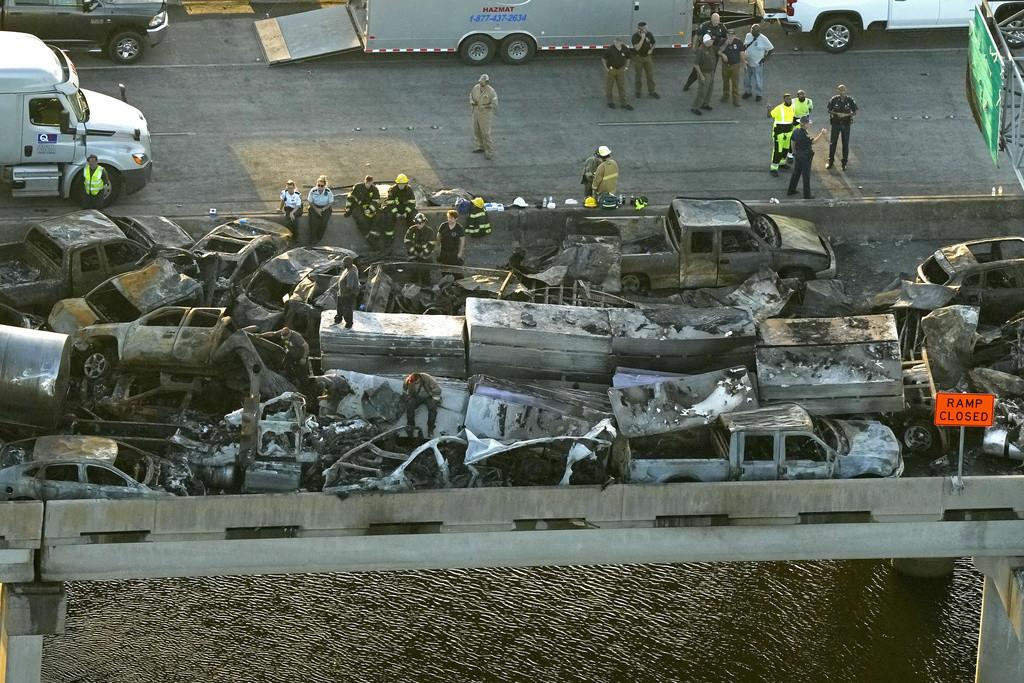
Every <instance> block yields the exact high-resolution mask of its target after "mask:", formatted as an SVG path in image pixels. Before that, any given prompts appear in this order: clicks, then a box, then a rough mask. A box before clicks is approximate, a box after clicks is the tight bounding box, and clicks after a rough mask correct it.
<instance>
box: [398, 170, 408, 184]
mask: <svg viewBox="0 0 1024 683" xmlns="http://www.w3.org/2000/svg"><path fill="white" fill-rule="evenodd" d="M395 182H396V183H398V184H400V185H401V184H403V183H407V182H409V176H407V175H405V174H404V173H399V174H398V177H397V178H395Z"/></svg>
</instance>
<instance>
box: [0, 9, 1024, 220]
mask: <svg viewBox="0 0 1024 683" xmlns="http://www.w3.org/2000/svg"><path fill="white" fill-rule="evenodd" d="M256 7H257V11H258V12H259V13H260V14H259V15H224V16H218V15H203V16H188V15H185V14H184V12H183V10H182V9H181V8H180V7H175V8H172V10H171V11H172V19H171V26H170V30H169V33H168V36H167V38H166V40H165V41H164V43H163V44H161V45H159V46H158V47H157V48H155V49H154V50H152V51H151V52H150V53H149V54H147V55H146V56H145V58H144V59H143V61H142V62H141V63H140V64H138V65H135V66H127V67H120V66H115V65H113V64H112V63H110V62H109V61H106V60H105V59H103V58H101V57H99V56H98V55H92V54H87V53H75V54H73V58H74V59H75V61H76V63H77V64H78V65H79V71H80V77H81V82H82V85H83V87H86V88H90V89H94V90H98V91H100V92H104V93H107V94H110V95H113V96H117V94H118V90H117V85H118V83H124V84H125V85H126V86H127V92H128V98H129V101H130V102H131V103H132V104H134V105H135V106H137V107H139V108H140V109H141V110H142V111H143V112H145V114H146V116H147V118H148V119H149V122H150V126H151V130H152V133H153V156H154V159H155V164H156V167H155V172H154V175H153V179H152V182H151V184H150V185H149V186H147V187H146V188H145V189H144V190H143V191H141V192H139V193H137V194H134V195H130V196H127V197H123V198H122V199H121V200H120V201H119V202H118V204H117V205H116V207H115V208H116V210H117V211H118V212H121V213H136V214H150V215H152V214H166V215H171V216H183V215H200V214H205V213H206V212H207V211H208V209H209V208H211V207H216V208H217V209H218V211H219V212H220V213H221V214H222V215H224V214H227V213H255V212H263V211H268V210H273V209H274V208H276V204H277V201H278V194H279V192H280V190H281V188H282V186H283V182H284V180H285V179H286V178H289V177H293V178H295V179H296V180H297V181H298V182H299V183H300V185H302V186H303V187H304V188H308V187H309V186H310V185H311V184H312V183H313V181H314V179H315V178H316V176H317V175H318V174H320V173H325V174H327V175H328V176H329V178H330V181H331V184H332V185H334V186H342V185H348V184H351V183H353V182H356V181H358V180H360V179H361V178H362V177H363V175H365V174H367V173H370V174H373V175H374V176H376V177H377V178H379V179H393V178H394V176H395V175H396V174H397V173H399V172H405V173H407V174H408V175H409V176H410V177H411V178H412V179H413V182H414V183H419V184H422V185H424V186H426V187H427V188H431V189H433V188H440V187H455V186H458V187H464V188H467V189H469V190H470V191H473V192H476V193H480V194H483V195H484V196H485V197H487V198H488V200H495V201H504V202H509V201H511V199H512V198H514V197H515V196H516V195H522V196H524V197H526V198H527V199H528V200H530V201H531V202H532V201H535V200H537V199H539V198H540V197H541V196H544V195H554V196H555V197H556V198H559V199H564V198H566V197H576V198H578V199H579V198H580V197H579V189H580V186H579V167H580V164H581V162H582V160H583V159H584V158H585V156H586V155H587V154H588V152H589V151H591V150H593V149H594V148H595V147H596V146H598V145H601V144H604V145H608V146H609V147H611V149H612V150H613V153H614V155H615V157H616V158H617V159H618V161H619V164H620V184H619V187H620V191H621V192H623V193H627V194H629V193H637V194H645V195H647V196H648V197H649V198H650V200H651V201H652V203H665V202H667V200H668V199H669V198H670V197H672V196H675V195H678V194H686V195H691V196H716V195H717V196H736V197H740V198H743V199H754V200H756V199H760V200H765V199H767V198H769V197H780V198H782V201H783V204H785V203H787V202H788V201H792V200H788V199H786V198H785V184H786V182H787V176H786V174H785V173H783V177H781V178H772V177H771V176H770V175H769V173H768V161H769V154H770V138H769V131H770V121H769V119H768V118H767V105H769V104H775V103H777V101H778V100H779V99H781V94H782V93H783V92H784V91H791V92H794V93H795V91H796V90H797V89H798V88H803V89H805V90H807V92H808V93H809V94H810V96H811V97H812V98H813V99H814V100H815V102H816V107H817V111H818V114H817V116H815V119H816V120H815V122H814V126H813V127H814V129H815V130H817V129H818V127H826V128H827V127H828V121H827V116H826V115H825V113H824V109H825V104H826V102H827V100H828V98H829V97H830V96H831V94H832V92H833V87H834V86H835V84H836V83H839V82H843V83H846V84H847V86H848V87H849V90H850V94H851V95H853V97H854V98H855V99H856V100H857V102H858V104H859V106H860V113H859V115H858V117H857V120H856V123H855V124H854V128H853V135H852V149H853V154H852V158H851V162H850V168H849V170H848V171H847V172H846V173H842V172H839V171H836V170H832V171H827V170H825V168H824V164H825V161H826V157H827V146H826V144H827V139H826V140H823V141H821V142H819V143H818V144H819V147H818V149H819V152H818V154H817V157H816V158H815V161H814V176H813V191H814V193H815V195H816V197H817V198H818V200H827V199H829V198H856V197H870V196H905V195H950V194H953V195H960V194H989V193H990V192H991V189H992V187H993V186H1001V187H1002V188H1003V191H1004V193H1006V194H1017V193H1019V192H1020V189H1019V187H1018V185H1017V182H1016V178H1015V176H1014V174H1013V173H1012V171H1011V170H1010V169H1009V168H1008V163H1007V161H1006V159H1005V157H1003V159H1002V160H1001V164H1002V166H1003V168H996V167H995V165H994V164H993V162H992V160H991V158H990V157H989V155H988V151H987V150H986V148H985V146H984V142H983V139H982V137H981V134H980V133H979V132H978V129H977V127H976V126H975V124H974V121H973V119H972V118H971V115H970V111H969V108H968V105H967V102H966V100H965V95H964V73H965V65H966V58H967V52H966V49H965V48H966V43H967V33H966V31H963V30H947V31H930V32H912V33H895V34H868V35H865V36H863V39H862V40H861V41H860V43H859V44H858V45H857V46H856V47H854V48H853V49H851V50H850V51H849V52H847V53H844V54H840V55H831V54H827V53H824V52H821V51H820V50H818V49H817V48H816V47H815V46H814V45H813V43H812V41H811V40H810V39H809V38H807V37H803V36H792V37H787V36H785V35H783V34H782V32H781V30H780V29H779V28H778V27H769V29H768V31H767V32H768V35H769V37H770V38H771V39H772V41H773V42H774V43H775V45H776V54H775V56H774V57H773V58H772V59H771V60H770V62H769V63H768V65H767V75H766V86H767V90H768V93H769V94H768V95H767V96H766V98H765V101H764V102H763V103H760V104H755V103H754V102H753V100H752V99H751V100H744V101H743V104H742V106H740V107H734V106H732V105H731V104H724V105H722V104H720V103H719V102H718V96H719V95H720V92H721V82H720V80H716V87H715V94H714V97H713V100H712V104H713V106H714V110H713V111H711V112H705V115H704V116H700V117H698V116H695V115H693V114H692V113H690V111H689V110H690V107H691V101H692V100H691V97H692V95H693V92H692V91H691V92H690V93H685V94H684V93H682V92H681V86H682V82H683V79H684V78H685V76H686V73H687V71H688V70H689V68H690V63H691V59H692V53H691V51H690V50H676V51H662V52H660V53H659V54H658V55H657V64H656V77H657V79H658V82H659V90H660V93H661V95H662V98H661V99H660V100H653V99H649V98H644V99H643V100H641V101H639V102H636V101H634V104H635V105H636V110H635V111H632V112H627V111H623V110H620V109H616V110H611V109H608V108H607V107H606V106H605V100H604V93H603V84H602V72H601V67H600V63H599V56H598V55H597V54H595V53H542V54H538V56H537V58H536V59H534V60H533V61H532V62H531V63H529V64H526V65H523V66H508V65H505V64H502V63H498V62H495V63H492V64H490V65H488V66H487V67H486V68H484V69H480V68H473V67H469V66H466V65H463V64H462V63H461V62H460V61H459V60H458V58H457V57H455V56H452V55H426V54H416V55H363V54H354V55H340V56H334V57H329V58H324V59H319V60H313V61H308V62H305V63H299V64H291V65H281V66H275V67H268V66H266V65H265V64H264V63H263V62H262V61H261V52H260V49H259V45H258V43H257V39H256V34H255V31H254V29H253V20H254V19H255V18H256V17H258V16H260V15H262V14H263V13H265V12H266V11H267V10H268V9H269V10H271V11H272V12H273V14H275V15H279V14H283V13H287V12H289V11H297V10H299V9H302V8H300V7H297V6H285V5H257V6H256ZM481 71H486V72H487V73H489V74H490V76H491V81H492V84H493V85H494V86H495V88H496V89H497V91H498V93H499V98H500V108H499V110H498V112H497V115H496V120H495V124H494V137H495V143H496V155H495V158H494V159H493V160H491V161H488V160H486V159H484V158H483V155H481V154H473V153H471V148H472V145H471V141H470V135H471V127H470V125H471V122H470V113H469V106H468V93H469V89H470V87H471V86H472V84H473V83H474V82H475V81H476V79H477V76H478V75H479V73H480V72H481ZM628 86H629V89H630V91H631V89H632V74H630V75H629V83H628ZM631 94H632V93H631V92H630V95H631ZM826 137H827V136H826ZM304 191H305V190H304ZM797 201H803V200H797ZM71 208H73V207H71V205H70V204H69V203H67V202H55V201H53V200H38V199H32V200H17V201H15V200H13V199H11V198H10V197H9V195H7V194H6V193H2V196H0V218H8V219H17V218H23V217H25V216H27V215H33V216H40V215H47V214H58V213H62V212H64V211H67V210H70V209H71ZM912 228H913V226H901V230H900V232H901V233H907V232H912Z"/></svg>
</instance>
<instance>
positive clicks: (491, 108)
mask: <svg viewBox="0 0 1024 683" xmlns="http://www.w3.org/2000/svg"><path fill="white" fill-rule="evenodd" d="M469 105H470V107H471V108H472V109H473V138H474V139H475V142H476V149H474V150H473V151H474V152H483V153H484V157H485V158H487V159H490V158H491V157H493V156H494V143H493V142H491V119H492V118H493V117H494V112H495V111H496V110H497V108H498V93H496V92H495V91H494V88H493V87H491V77H490V76H488V75H487V74H480V79H479V80H478V81H477V82H476V85H474V86H473V89H472V90H470V91H469Z"/></svg>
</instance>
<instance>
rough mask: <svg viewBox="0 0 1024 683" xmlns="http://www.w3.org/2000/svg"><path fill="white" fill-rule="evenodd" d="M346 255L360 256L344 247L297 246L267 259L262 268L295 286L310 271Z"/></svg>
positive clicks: (273, 276)
mask: <svg viewBox="0 0 1024 683" xmlns="http://www.w3.org/2000/svg"><path fill="white" fill-rule="evenodd" d="M345 256H351V257H352V258H353V259H354V258H358V254H356V252H354V251H352V250H351V249H345V248H343V247H331V246H322V247H296V248H295V249H289V250H288V251H286V252H284V253H283V254H279V255H277V256H275V257H274V258H272V259H270V260H269V261H266V262H265V263H264V264H263V265H262V266H260V270H261V271H263V272H265V273H267V274H268V275H269V276H270V277H272V278H274V279H275V280H277V281H278V282H280V283H283V284H286V285H292V286H295V285H296V284H298V283H299V281H300V280H301V279H302V278H303V277H305V276H306V275H307V274H308V273H309V272H310V271H312V270H314V269H316V268H323V267H325V266H328V265H330V264H332V263H334V262H336V261H341V259H342V258H343V257H345Z"/></svg>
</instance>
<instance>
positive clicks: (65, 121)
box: [60, 110, 76, 135]
mask: <svg viewBox="0 0 1024 683" xmlns="http://www.w3.org/2000/svg"><path fill="white" fill-rule="evenodd" d="M60 132H61V133H64V134H65V135H74V134H75V132H76V128H75V126H72V125H71V114H69V113H68V112H67V110H62V111H61V112H60Z"/></svg>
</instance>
